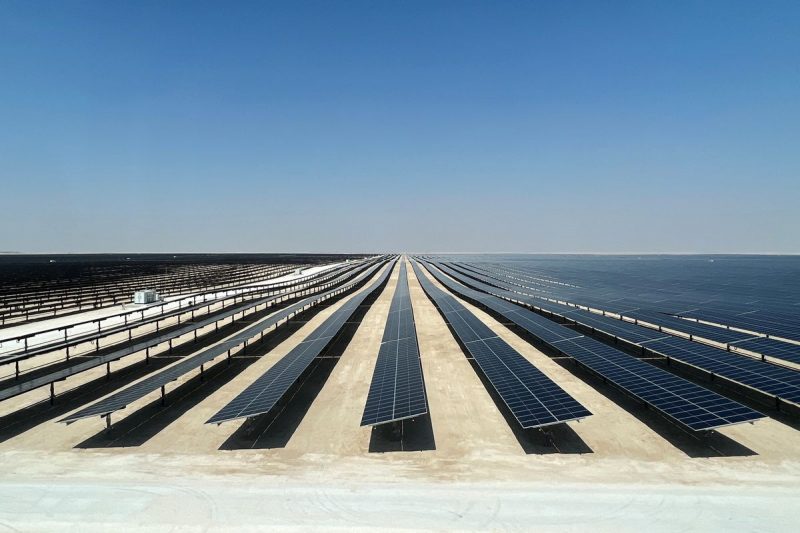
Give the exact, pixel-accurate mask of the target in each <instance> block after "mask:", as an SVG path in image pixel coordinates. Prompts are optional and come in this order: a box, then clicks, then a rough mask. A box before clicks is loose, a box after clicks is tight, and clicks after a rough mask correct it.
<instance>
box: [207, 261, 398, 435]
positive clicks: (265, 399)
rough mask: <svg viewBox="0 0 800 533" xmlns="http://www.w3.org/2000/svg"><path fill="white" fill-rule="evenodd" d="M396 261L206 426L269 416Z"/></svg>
mask: <svg viewBox="0 0 800 533" xmlns="http://www.w3.org/2000/svg"><path fill="white" fill-rule="evenodd" d="M395 263H396V261H393V262H392V263H391V264H390V265H389V266H388V267H386V268H385V269H384V270H383V272H382V273H381V274H380V275H379V276H378V279H376V280H375V281H373V282H372V283H371V284H370V285H369V286H368V287H367V288H366V289H364V290H363V291H361V292H360V293H358V294H357V295H355V296H353V297H352V298H350V300H348V301H347V302H345V304H344V305H343V306H342V307H340V308H339V309H337V310H336V311H335V312H334V313H333V314H332V315H331V316H329V317H328V318H327V319H326V320H325V321H324V322H323V323H322V324H321V325H320V326H319V327H317V328H316V329H315V330H314V331H313V332H311V334H310V335H308V337H306V339H305V340H303V342H301V343H300V344H299V345H297V346H296V347H295V348H294V349H292V350H291V351H290V352H289V353H288V354H286V355H285V356H283V357H282V358H281V359H280V360H279V361H278V362H277V363H275V364H274V365H273V366H272V367H271V368H270V369H269V370H267V371H266V372H265V373H264V374H263V375H262V376H261V377H259V378H258V379H256V380H255V381H254V382H253V383H252V384H251V385H250V386H248V387H247V388H246V389H245V390H244V391H243V392H242V393H241V394H239V395H238V396H236V397H235V398H234V399H233V400H232V401H231V402H230V403H228V404H227V405H226V406H225V407H223V408H222V409H221V410H220V411H219V412H217V413H216V414H215V415H214V416H212V417H211V418H210V419H209V420H208V422H206V423H207V424H220V423H222V422H226V421H229V420H235V419H237V418H247V417H253V416H257V415H261V414H264V413H267V412H269V411H270V410H271V409H272V408H273V407H275V405H276V404H277V403H278V401H279V400H280V399H281V398H282V397H283V396H284V395H285V394H286V392H287V391H288V390H289V389H290V388H291V387H292V385H294V383H295V382H296V381H297V380H298V378H300V376H301V375H302V374H303V372H304V371H305V370H306V369H307V368H308V367H309V365H311V362H312V361H313V360H314V359H316V358H317V356H319V355H320V354H321V353H322V352H323V351H324V350H325V349H326V348H327V347H328V345H329V344H330V343H331V342H332V341H333V339H334V338H335V337H336V335H337V334H338V333H339V331H340V330H341V329H342V327H343V326H344V325H345V323H346V322H347V321H348V320H349V319H350V317H351V316H352V315H353V313H355V311H356V309H358V307H359V306H360V305H361V303H362V302H363V301H364V300H365V299H366V298H367V297H368V296H370V295H371V294H372V293H373V292H375V290H376V289H378V287H381V286H382V285H383V284H384V283H385V282H386V279H387V278H388V277H389V274H390V273H391V271H392V269H393V268H394V265H395Z"/></svg>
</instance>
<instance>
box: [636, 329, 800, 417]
mask: <svg viewBox="0 0 800 533" xmlns="http://www.w3.org/2000/svg"><path fill="white" fill-rule="evenodd" d="M644 346H645V348H648V349H650V350H653V351H654V352H657V353H660V354H661V355H664V356H667V357H671V358H672V359H675V360H678V361H682V362H684V363H687V364H690V365H692V366H695V367H697V368H700V369H702V370H705V371H707V372H712V373H714V374H715V375H718V376H720V377H723V378H726V379H729V380H731V381H734V382H736V383H741V384H742V385H746V386H748V387H751V388H753V389H756V390H759V391H761V392H763V393H765V394H768V395H770V396H775V397H777V398H781V399H783V400H786V401H789V402H793V403H800V372H797V371H795V370H792V369H789V368H784V367H781V366H778V365H772V364H769V363H765V362H763V361H759V360H757V359H753V358H751V357H747V356H743V355H736V354H733V353H729V352H726V351H724V350H720V349H717V348H713V347H711V346H706V345H704V344H698V343H696V342H692V341H689V340H686V339H680V338H677V337H669V338H667V339H662V340H658V341H653V342H648V343H645V344H644Z"/></svg>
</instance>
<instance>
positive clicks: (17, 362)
mask: <svg viewBox="0 0 800 533" xmlns="http://www.w3.org/2000/svg"><path fill="white" fill-rule="evenodd" d="M14 379H17V380H18V379H19V361H14Z"/></svg>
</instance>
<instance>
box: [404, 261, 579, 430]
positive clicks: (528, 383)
mask: <svg viewBox="0 0 800 533" xmlns="http://www.w3.org/2000/svg"><path fill="white" fill-rule="evenodd" d="M414 271H415V272H416V274H417V278H419V279H420V280H421V283H422V285H423V288H424V289H425V290H426V292H428V294H429V295H430V296H431V298H433V299H434V301H436V302H437V306H439V302H440V301H441V307H440V309H443V308H444V309H448V310H447V311H443V314H444V315H445V317H446V318H447V320H448V321H449V322H450V325H451V326H452V328H453V330H454V331H455V332H456V335H457V336H458V337H459V339H460V340H461V342H462V344H463V345H464V346H465V348H466V349H467V351H468V352H469V353H470V355H471V356H472V357H473V359H474V360H475V362H476V364H477V365H478V367H479V368H480V369H481V372H483V373H484V375H485V376H486V378H487V379H488V381H489V382H490V383H491V385H492V386H493V388H494V389H495V391H496V392H497V393H498V395H499V396H500V398H501V400H502V401H503V403H505V405H506V406H507V407H508V408H509V410H510V411H511V413H512V414H513V415H514V417H515V418H516V420H517V421H518V422H519V424H520V426H522V427H523V428H533V427H542V426H546V425H550V424H556V423H561V422H567V421H570V420H578V419H581V418H585V417H586V416H589V415H590V414H591V413H590V412H589V410H588V409H586V408H585V407H583V406H582V405H581V404H580V403H579V402H578V401H577V400H575V399H574V398H572V397H571V396H570V395H569V394H567V393H566V392H565V391H564V390H563V389H561V388H560V387H559V386H558V385H557V384H556V383H555V382H553V381H552V380H550V378H548V377H547V376H546V375H544V374H543V373H542V372H541V371H540V370H539V369H537V368H536V367H535V366H533V365H532V364H531V363H530V362H529V361H528V360H527V359H525V358H524V357H522V355H520V354H519V353H518V352H517V351H516V350H514V349H513V348H512V347H511V346H509V345H508V344H507V343H506V342H505V341H503V340H502V339H500V338H499V337H498V336H497V335H496V334H495V333H494V332H493V331H492V330H491V329H490V328H488V326H486V325H485V324H483V322H482V321H480V320H479V319H478V318H477V317H475V316H474V315H472V313H470V312H469V311H468V310H467V309H466V308H464V307H463V306H461V304H460V303H458V301H457V300H456V299H455V298H454V297H452V296H450V295H447V294H446V293H444V292H443V291H441V290H440V289H438V288H437V287H435V286H434V285H433V284H432V283H430V282H429V281H428V280H427V279H424V276H423V274H422V273H421V271H420V270H419V269H418V268H417V265H416V264H415V265H414ZM422 280H424V281H422Z"/></svg>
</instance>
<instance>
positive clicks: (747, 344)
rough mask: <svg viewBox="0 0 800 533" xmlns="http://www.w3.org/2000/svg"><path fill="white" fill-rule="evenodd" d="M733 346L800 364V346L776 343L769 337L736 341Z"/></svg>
mask: <svg viewBox="0 0 800 533" xmlns="http://www.w3.org/2000/svg"><path fill="white" fill-rule="evenodd" d="M731 345H732V346H733V347H735V348H742V349H744V350H748V351H751V352H756V353H759V354H762V355H766V356H767V357H774V358H776V359H782V360H784V361H790V362H792V363H796V364H800V346H798V345H796V344H789V343H786V342H781V341H776V340H775V339H770V338H767V337H758V338H755V339H754V338H752V337H751V338H749V339H748V340H743V341H734V342H732V343H731Z"/></svg>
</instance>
